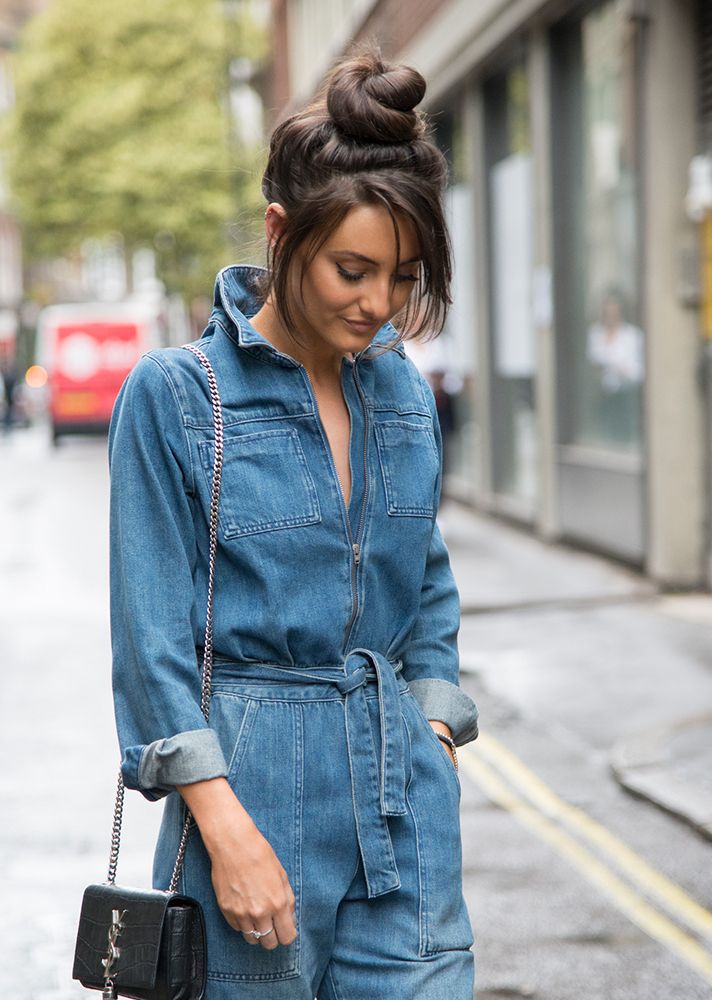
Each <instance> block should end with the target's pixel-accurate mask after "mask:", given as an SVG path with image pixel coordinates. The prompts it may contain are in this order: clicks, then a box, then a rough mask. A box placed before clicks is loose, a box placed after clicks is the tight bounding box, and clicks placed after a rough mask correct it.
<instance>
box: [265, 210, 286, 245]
mask: <svg viewBox="0 0 712 1000" xmlns="http://www.w3.org/2000/svg"><path fill="white" fill-rule="evenodd" d="M286 219H287V210H286V208H284V206H283V205H280V204H279V202H278V201H271V202H270V203H269V205H268V206H267V209H266V211H265V235H266V236H267V243H268V244H269V246H272V244H273V243H274V242H275V241H276V240H277V239H279V237H280V236H281V235H282V231H283V229H284V223H285V221H286Z"/></svg>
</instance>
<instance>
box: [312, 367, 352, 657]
mask: <svg viewBox="0 0 712 1000" xmlns="http://www.w3.org/2000/svg"><path fill="white" fill-rule="evenodd" d="M301 367H302V368H303V369H304V374H305V375H306V377H307V382H308V383H309V388H310V391H311V394H312V398H313V399H314V411H315V414H316V418H317V420H318V421H319V426H320V428H321V432H322V436H323V438H324V443H325V444H326V450H327V453H328V456H329V462H330V464H331V468H332V470H333V472H334V476H335V477H336V481H337V483H338V484H339V495H340V496H341V504H342V506H343V509H344V523H345V525H346V534H347V537H348V541H349V546H350V548H351V556H352V558H351V593H352V595H353V603H352V607H351V617H350V618H349V621H348V623H347V625H346V628H345V630H344V635H345V638H346V641H348V639H349V637H350V634H351V629H352V627H353V623H354V622H355V620H356V615H357V614H358V589H357V586H356V583H357V573H358V566H359V564H360V562H361V545H360V541H357V540H356V539H360V538H361V535H362V533H363V527H364V523H365V520H366V502H367V500H368V408H367V406H366V400H365V397H364V394H363V390H362V388H361V383H360V382H359V379H358V371H357V365H356V362H353V377H354V382H355V384H356V388H357V390H358V394H359V396H360V398H361V404H362V408H363V416H364V434H363V467H364V490H363V500H362V502H361V514H360V516H359V522H358V527H357V529H356V539H354V536H353V533H352V531H351V522H350V521H349V510H348V507H347V505H346V497H345V494H344V487H343V484H342V482H341V479H340V478H339V473H338V471H337V469H336V463H335V462H334V456H333V453H332V451H331V446H330V444H329V438H328V436H327V434H326V431H325V430H324V424H323V423H322V420H321V416H320V414H319V406H318V404H317V401H316V394H315V393H314V386H313V383H312V380H311V378H310V376H309V372H308V371H307V369H306V366H305V365H301ZM346 405H347V407H348V403H347V404H346ZM350 452H351V441H350V435H349V453H350ZM352 488H353V485H352Z"/></svg>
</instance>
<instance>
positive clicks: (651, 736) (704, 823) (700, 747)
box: [610, 714, 712, 840]
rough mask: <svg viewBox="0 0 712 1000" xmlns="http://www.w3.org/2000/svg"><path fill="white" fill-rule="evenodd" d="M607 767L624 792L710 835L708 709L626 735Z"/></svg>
mask: <svg viewBox="0 0 712 1000" xmlns="http://www.w3.org/2000/svg"><path fill="white" fill-rule="evenodd" d="M610 766H611V770H612V771H613V774H614V775H615V777H616V780H617V781H618V783H619V784H620V785H621V786H622V787H623V788H624V789H625V790H626V791H628V792H631V793H632V794H633V795H636V796H638V797H639V798H643V799H647V800H648V801H649V802H652V803H653V805H656V806H659V807H660V808H661V809H664V810H665V812H668V813H671V814H672V815H673V816H676V817H678V819H681V820H682V821H683V822H685V823H687V824H688V825H689V826H691V827H693V829H695V830H696V831H697V832H698V833H700V834H702V835H703V836H704V837H707V838H709V839H710V840H712V714H705V715H700V716H695V717H693V718H689V719H681V720H679V721H677V722H675V723H673V724H671V725H667V726H659V727H657V728H655V729H649V730H646V731H645V732H642V733H638V734H636V735H634V736H630V737H626V738H625V739H624V740H621V741H620V742H619V743H617V744H616V745H615V746H614V748H613V750H612V751H611V756H610Z"/></svg>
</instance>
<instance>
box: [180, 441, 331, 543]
mask: <svg viewBox="0 0 712 1000" xmlns="http://www.w3.org/2000/svg"><path fill="white" fill-rule="evenodd" d="M198 448H199V451H200V458H201V464H202V466H203V470H204V472H205V476H206V480H207V483H208V487H210V484H211V482H212V469H213V460H214V445H213V442H212V441H200V442H199V444H198ZM318 521H321V509H320V507H319V499H318V497H317V492H316V486H315V484H314V480H313V478H312V475H311V473H310V471H309V466H308V465H307V460H306V456H305V454H304V450H303V448H302V445H301V442H300V440H299V435H298V433H297V431H296V429H295V428H293V427H280V428H275V429H274V430H265V431H252V432H250V433H247V434H237V435H235V436H233V437H226V438H225V444H224V458H223V471H222V483H221V490H220V524H221V526H222V529H223V534H224V536H225V538H236V537H238V536H239V535H251V534H254V533H255V532H258V531H275V530H277V529H279V528H294V527H297V526H299V525H305V524H315V523H316V522H318Z"/></svg>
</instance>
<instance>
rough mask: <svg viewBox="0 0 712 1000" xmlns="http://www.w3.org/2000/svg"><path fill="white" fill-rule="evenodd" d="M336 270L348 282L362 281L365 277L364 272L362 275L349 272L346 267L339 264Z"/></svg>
mask: <svg viewBox="0 0 712 1000" xmlns="http://www.w3.org/2000/svg"><path fill="white" fill-rule="evenodd" d="M336 269H337V271H338V272H339V274H340V275H341V277H342V278H345V279H346V281H360V279H361V278H363V277H364V272H363V271H361V272H360V273H359V272H356V271H347V270H346V268H345V267H342V266H341V264H337V265H336Z"/></svg>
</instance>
